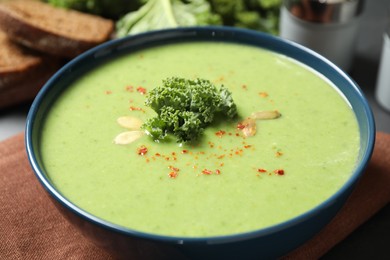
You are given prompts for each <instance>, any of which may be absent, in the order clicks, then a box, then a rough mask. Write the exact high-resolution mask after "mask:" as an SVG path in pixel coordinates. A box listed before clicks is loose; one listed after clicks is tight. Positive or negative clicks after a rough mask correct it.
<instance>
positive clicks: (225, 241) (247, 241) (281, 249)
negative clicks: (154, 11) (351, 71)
mask: <svg viewBox="0 0 390 260" xmlns="http://www.w3.org/2000/svg"><path fill="white" fill-rule="evenodd" d="M179 41H226V42H238V43H241V44H248V45H253V46H258V47H261V48H265V49H268V50H270V51H274V52H277V53H281V54H284V55H286V56H289V57H291V58H293V59H296V60H298V61H300V62H302V63H304V64H306V65H307V66H309V67H311V68H313V69H314V70H316V71H318V72H320V73H321V74H323V75H324V76H325V77H327V78H328V79H329V80H330V81H331V82H333V83H334V85H336V86H337V87H338V88H339V90H340V91H341V92H342V93H343V94H344V95H345V97H346V98H347V99H348V101H349V102H350V104H351V105H352V108H353V111H354V112H355V114H356V117H357V119H358V123H359V127H360V139H361V145H360V153H359V158H358V162H357V166H356V169H355V171H354V172H353V174H352V175H351V177H350V179H349V180H348V181H347V182H346V183H345V184H344V185H343V186H342V187H341V188H340V189H339V190H338V191H337V192H336V193H335V194H334V195H333V196H332V197H330V198H329V199H328V200H326V201H324V202H323V203H322V204H320V205H318V206H317V207H315V208H313V209H312V210H310V211H308V212H306V213H305V214H302V215H300V216H298V217H296V218H293V219H291V220H289V221H286V222H284V223H281V224H278V225H275V226H271V227H268V228H265V229H261V230H253V231H252V232H248V233H244V234H238V235H228V236H220V237H206V238H183V237H167V236H161V235H154V234H148V233H142V232H137V231H134V230H131V229H128V228H124V227H121V226H118V225H115V224H112V223H109V222H107V221H104V220H102V219H99V218H97V217H95V216H93V215H90V214H89V213H87V212H85V211H83V209H80V208H78V207H77V206H75V205H74V204H72V203H71V202H70V201H69V200H68V199H67V198H65V197H64V196H63V195H61V193H60V192H59V191H58V190H56V188H55V187H54V186H53V184H52V183H51V181H50V178H49V177H48V175H47V173H46V172H45V171H44V167H43V166H42V163H41V159H40V153H39V142H38V139H39V134H40V128H41V124H42V118H44V117H45V114H46V112H47V111H48V110H49V109H50V106H51V104H52V102H53V100H55V98H56V97H57V96H58V95H60V93H61V91H62V90H64V89H65V88H66V87H67V86H68V85H69V84H70V82H72V80H74V79H75V78H77V77H79V76H80V75H81V74H83V73H84V72H85V71H87V70H88V69H89V68H91V67H93V66H96V64H100V63H103V62H105V61H106V60H108V59H111V58H113V57H116V56H120V55H122V54H125V53H128V52H129V51H130V52H131V51H134V50H137V49H140V48H147V47H150V46H155V45H161V44H169V43H173V42H179ZM374 139H375V124H374V119H373V116H372V112H371V110H370V107H369V105H368V103H367V101H366V99H365V97H364V96H363V94H362V92H361V90H360V89H359V87H358V86H357V85H356V83H355V82H354V81H353V80H352V79H351V78H350V77H349V76H348V75H346V74H345V73H344V72H343V71H342V70H340V69H339V68H338V67H336V66H335V65H333V64H332V63H331V62H329V61H328V60H326V59H325V58H323V57H322V56H320V55H318V54H317V53H315V52H313V51H311V50H309V49H307V48H304V47H302V46H300V45H297V44H294V43H292V42H289V41H285V40H283V39H280V38H277V37H273V36H270V35H267V34H263V33H260V32H255V31H250V30H243V29H234V28H224V27H203V28H182V29H172V30H164V31H155V32H150V33H145V34H140V35H136V36H132V37H128V38H123V39H118V40H114V41H111V42H107V43H105V44H102V45H100V46H98V47H96V48H94V49H91V50H89V51H87V52H86V53H84V54H82V55H80V56H79V57H77V58H75V59H74V60H72V61H71V62H69V63H68V64H67V65H66V66H64V67H63V68H62V69H61V70H60V71H58V73H56V74H55V75H54V76H53V77H52V78H51V79H50V80H49V81H48V82H47V83H46V85H45V86H44V87H43V89H42V90H41V92H40V93H39V94H38V96H37V98H36V99H35V101H34V103H33V105H32V107H31V110H30V112H29V115H28V119H27V127H26V146H27V147H26V148H27V153H28V157H29V160H30V163H31V166H32V168H33V170H34V172H35V174H36V176H37V178H38V179H39V181H40V182H41V184H42V185H43V187H44V188H45V189H46V190H47V192H48V193H49V194H50V197H51V198H52V199H53V202H54V203H55V205H56V206H57V207H58V209H59V210H60V211H61V212H62V213H63V214H64V216H66V217H67V218H68V219H69V220H70V221H71V222H72V223H73V224H74V225H76V226H77V227H78V228H79V229H80V231H81V232H82V233H84V235H85V236H87V237H89V238H90V239H91V240H92V241H94V242H95V243H96V244H97V245H99V246H101V247H103V248H105V249H107V250H110V251H111V252H114V253H117V254H119V255H120V256H122V257H126V258H128V259H144V258H147V259H165V258H167V259H175V258H189V259H273V258H277V257H280V256H282V255H284V254H286V253H288V252H289V251H291V250H293V249H295V248H297V247H298V246H300V245H301V244H303V243H304V242H305V241H307V240H308V239H310V238H311V237H312V236H313V235H315V234H316V233H317V232H318V231H320V230H321V229H322V228H323V227H324V226H325V225H326V224H327V223H328V222H329V221H330V220H331V219H332V218H333V217H334V216H335V215H336V213H337V212H338V210H339V209H340V208H341V207H342V206H343V204H344V203H345V201H346V199H347V197H348V196H349V195H350V194H351V192H352V190H353V188H354V186H355V184H356V183H357V181H358V180H359V178H360V176H361V175H362V173H363V170H364V169H365V167H366V165H367V164H368V161H369V159H370V156H371V153H372V151H373V146H374Z"/></svg>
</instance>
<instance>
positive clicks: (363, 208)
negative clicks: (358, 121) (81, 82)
mask: <svg viewBox="0 0 390 260" xmlns="http://www.w3.org/2000/svg"><path fill="white" fill-rule="evenodd" d="M389 187H390V135H389V134H384V133H377V141H376V145H375V150H374V154H373V157H372V160H371V162H370V164H369V166H368V168H367V170H366V171H365V174H364V176H363V177H362V179H361V180H360V182H359V184H358V187H357V188H356V190H355V191H354V192H353V194H352V196H351V197H350V198H349V200H348V202H347V203H346V205H345V206H344V207H343V209H342V210H341V211H340V212H339V214H338V215H337V216H336V217H335V218H334V220H333V221H332V222H331V223H330V224H329V225H328V226H327V227H325V229H323V230H322V231H321V232H320V233H319V234H318V235H317V236H316V237H314V238H313V239H312V240H310V241H309V242H307V243H306V244H305V245H303V246H302V247H301V248H298V249H297V250H295V251H294V252H292V253H290V254H289V255H288V256H286V257H285V258H286V259H318V258H319V257H321V256H322V255H324V254H325V253H326V252H327V251H328V250H329V249H331V248H332V247H333V246H334V245H336V244H337V243H338V242H340V241H341V240H343V239H344V238H345V237H347V236H348V235H349V234H350V233H351V232H352V231H353V230H355V229H356V228H357V227H358V226H359V225H361V224H362V223H364V222H365V221H366V220H367V219H369V218H370V217H371V216H372V215H374V214H375V213H376V212H377V211H379V210H380V209H381V208H382V207H384V206H385V205H386V204H387V203H389V201H390V189H389ZM0 205H1V210H0V238H1V240H0V259H50V260H51V259H97V260H100V259H113V257H112V256H110V255H108V254H107V253H106V252H104V251H103V250H101V249H100V248H97V247H95V246H94V245H93V244H91V243H90V242H89V241H88V240H87V239H86V238H84V237H83V236H82V235H80V234H79V233H78V231H77V230H76V229H75V228H74V227H73V226H72V225H70V224H68V222H67V221H66V220H65V219H64V218H63V217H62V216H61V215H60V213H59V212H57V209H56V208H55V207H54V205H52V202H51V201H50V199H49V198H48V196H47V195H46V194H45V191H44V189H43V188H42V187H41V185H40V184H39V182H38V180H37V179H36V178H35V176H34V174H33V172H32V170H31V168H30V165H29V163H28V160H27V155H26V152H25V149H24V139H23V134H19V135H16V136H14V137H12V138H10V139H7V140H6V141H3V142H2V143H0Z"/></svg>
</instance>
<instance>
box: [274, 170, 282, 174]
mask: <svg viewBox="0 0 390 260" xmlns="http://www.w3.org/2000/svg"><path fill="white" fill-rule="evenodd" d="M274 173H276V174H277V175H284V170H283V169H277V170H274Z"/></svg>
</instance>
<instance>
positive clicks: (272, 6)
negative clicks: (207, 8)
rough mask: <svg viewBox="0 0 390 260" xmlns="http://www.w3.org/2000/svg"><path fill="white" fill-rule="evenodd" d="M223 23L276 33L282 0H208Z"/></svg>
mask: <svg viewBox="0 0 390 260" xmlns="http://www.w3.org/2000/svg"><path fill="white" fill-rule="evenodd" d="M208 1H209V2H210V4H211V7H212V11H213V12H215V13H216V14H219V15H220V16H221V18H222V20H223V24H224V25H228V26H236V27H243V28H248V29H253V30H258V31H264V32H268V33H272V34H277V33H278V27H279V12H280V5H281V3H282V0H235V1H231V0H208Z"/></svg>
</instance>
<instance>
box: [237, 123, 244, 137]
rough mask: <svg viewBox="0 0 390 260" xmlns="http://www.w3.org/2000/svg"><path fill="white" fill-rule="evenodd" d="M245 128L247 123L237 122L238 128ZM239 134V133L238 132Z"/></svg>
mask: <svg viewBox="0 0 390 260" xmlns="http://www.w3.org/2000/svg"><path fill="white" fill-rule="evenodd" d="M244 128H245V125H244V124H242V123H238V124H237V129H239V130H242V129H244ZM236 135H237V134H236Z"/></svg>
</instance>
